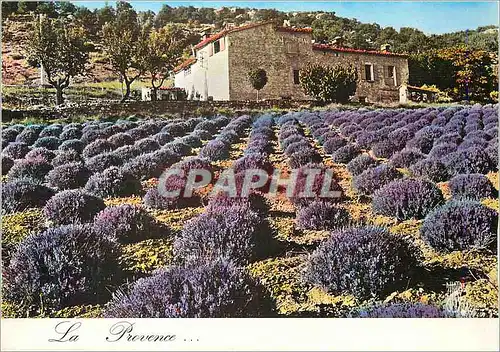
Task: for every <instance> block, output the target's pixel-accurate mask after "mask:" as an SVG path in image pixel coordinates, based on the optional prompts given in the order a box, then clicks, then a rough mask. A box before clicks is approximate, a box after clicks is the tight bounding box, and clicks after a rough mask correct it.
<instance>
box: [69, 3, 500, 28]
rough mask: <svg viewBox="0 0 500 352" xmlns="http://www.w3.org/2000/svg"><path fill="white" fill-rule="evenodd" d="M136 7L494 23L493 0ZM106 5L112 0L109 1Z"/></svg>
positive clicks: (450, 24) (409, 22)
mask: <svg viewBox="0 0 500 352" xmlns="http://www.w3.org/2000/svg"><path fill="white" fill-rule="evenodd" d="M72 2H73V3H75V4H76V5H82V6H86V7H88V8H90V9H93V8H99V7H103V6H104V4H105V1H72ZM129 2H130V3H131V4H132V6H133V7H134V8H135V9H136V10H138V11H139V10H140V11H144V10H152V11H154V12H155V13H157V12H158V11H159V10H160V8H161V7H162V5H163V4H168V5H169V6H172V7H176V6H190V5H191V6H195V7H213V8H220V7H223V6H226V7H232V6H236V7H251V8H275V9H278V10H281V11H334V12H335V13H336V14H337V16H339V17H347V18H356V19H358V20H359V21H360V22H365V23H374V22H376V23H378V24H380V25H381V26H382V27H387V26H392V27H394V28H395V29H397V30H399V29H400V28H401V27H414V28H418V29H420V30H421V31H423V32H425V33H426V34H441V33H447V32H454V31H460V30H466V29H475V28H477V27H479V26H487V25H492V24H493V25H498V6H499V2H498V0H496V1H477V2H465V1H454V2H435V1H432V2H431V1H427V2H421V1H405V2H403V1H398V2H394V1H392V2H391V1H358V2H346V1H342V2H334V1H323V2H320V1H281V2H277V1H276V2H275V1H269V2H263V1H129ZM109 4H110V5H113V4H114V1H109Z"/></svg>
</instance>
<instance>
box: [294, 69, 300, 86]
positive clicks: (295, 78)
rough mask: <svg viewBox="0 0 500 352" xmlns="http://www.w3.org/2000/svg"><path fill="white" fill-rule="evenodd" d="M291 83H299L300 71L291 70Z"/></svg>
mask: <svg viewBox="0 0 500 352" xmlns="http://www.w3.org/2000/svg"><path fill="white" fill-rule="evenodd" d="M293 84H300V71H299V70H293Z"/></svg>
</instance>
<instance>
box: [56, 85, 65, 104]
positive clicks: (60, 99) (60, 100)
mask: <svg viewBox="0 0 500 352" xmlns="http://www.w3.org/2000/svg"><path fill="white" fill-rule="evenodd" d="M63 103H64V96H63V88H61V86H56V105H61V104H63Z"/></svg>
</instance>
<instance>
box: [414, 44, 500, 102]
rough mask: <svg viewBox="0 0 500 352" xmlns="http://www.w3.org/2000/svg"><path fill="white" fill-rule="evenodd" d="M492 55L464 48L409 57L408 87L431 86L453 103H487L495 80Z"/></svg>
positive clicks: (494, 57) (494, 60)
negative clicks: (461, 101) (409, 85)
mask: <svg viewBox="0 0 500 352" xmlns="http://www.w3.org/2000/svg"><path fill="white" fill-rule="evenodd" d="M496 63H497V59H496V55H495V54H493V53H489V52H487V51H484V50H474V49H471V48H467V47H465V46H458V47H455V48H445V49H440V50H433V51H429V52H426V53H421V54H417V55H411V56H410V57H409V60H408V67H409V71H410V79H409V81H410V84H412V85H416V86H421V85H423V84H428V85H435V86H436V87H437V88H438V89H440V90H442V91H444V92H446V93H447V94H448V95H449V96H450V97H451V98H452V99H453V100H465V99H467V98H468V99H470V100H474V101H489V100H490V92H492V91H493V90H495V87H496V86H497V84H498V83H497V82H498V78H497V75H496V74H495V69H496Z"/></svg>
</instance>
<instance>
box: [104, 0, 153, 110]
mask: <svg viewBox="0 0 500 352" xmlns="http://www.w3.org/2000/svg"><path fill="white" fill-rule="evenodd" d="M149 30H150V28H149V27H147V26H141V25H140V24H139V21H138V18H137V13H136V12H135V10H134V9H133V8H132V6H131V5H130V4H128V3H126V2H118V3H117V4H116V11H115V16H114V18H112V19H111V20H110V21H109V22H107V23H106V24H105V25H104V26H103V28H102V46H103V49H104V52H105V54H106V55H107V56H108V58H109V60H110V63H111V66H112V67H113V69H114V70H115V71H116V72H117V73H118V74H119V75H120V78H121V79H122V80H123V82H124V83H125V93H124V95H123V98H122V100H121V102H124V101H126V100H127V99H129V97H130V93H131V88H130V87H131V85H132V83H133V82H134V81H135V80H136V79H138V78H139V77H141V75H142V74H143V73H144V72H145V70H146V65H145V57H146V55H147V39H148V34H149Z"/></svg>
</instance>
